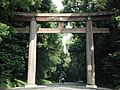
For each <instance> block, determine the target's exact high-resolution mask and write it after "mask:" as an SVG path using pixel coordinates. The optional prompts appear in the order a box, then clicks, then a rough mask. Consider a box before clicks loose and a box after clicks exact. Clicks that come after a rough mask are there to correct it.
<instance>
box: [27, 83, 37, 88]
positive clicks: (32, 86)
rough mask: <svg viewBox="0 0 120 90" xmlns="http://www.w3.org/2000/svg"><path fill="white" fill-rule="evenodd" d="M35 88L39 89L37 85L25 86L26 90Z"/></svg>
mask: <svg viewBox="0 0 120 90" xmlns="http://www.w3.org/2000/svg"><path fill="white" fill-rule="evenodd" d="M34 87H37V85H36V84H35V85H25V88H34Z"/></svg>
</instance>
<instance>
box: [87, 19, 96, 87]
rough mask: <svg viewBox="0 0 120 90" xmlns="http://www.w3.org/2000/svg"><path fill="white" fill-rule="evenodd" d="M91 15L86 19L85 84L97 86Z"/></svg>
mask: <svg viewBox="0 0 120 90" xmlns="http://www.w3.org/2000/svg"><path fill="white" fill-rule="evenodd" d="M92 28H93V26H92V20H91V17H88V18H87V21H86V65H87V85H86V87H92V88H97V86H96V85H95V65H94V43H93V31H92Z"/></svg>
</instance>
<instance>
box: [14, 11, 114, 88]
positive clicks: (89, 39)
mask: <svg viewBox="0 0 120 90" xmlns="http://www.w3.org/2000/svg"><path fill="white" fill-rule="evenodd" d="M111 15H112V13H111V12H101V13H83V14H75V13H59V14H58V13H23V12H18V13H16V14H15V15H14V17H13V19H14V20H18V21H30V27H26V28H16V31H17V33H29V34H30V38H29V39H30V42H29V56H28V76H27V86H34V85H35V76H36V40H37V33H86V67H87V86H93V87H94V86H95V65H94V43H93V33H109V28H97V27H93V25H92V23H93V21H102V20H110V18H111ZM43 21H46V22H58V27H57V28H40V27H36V26H37V22H43ZM70 21H85V22H86V27H83V28H71V29H68V28H64V22H70Z"/></svg>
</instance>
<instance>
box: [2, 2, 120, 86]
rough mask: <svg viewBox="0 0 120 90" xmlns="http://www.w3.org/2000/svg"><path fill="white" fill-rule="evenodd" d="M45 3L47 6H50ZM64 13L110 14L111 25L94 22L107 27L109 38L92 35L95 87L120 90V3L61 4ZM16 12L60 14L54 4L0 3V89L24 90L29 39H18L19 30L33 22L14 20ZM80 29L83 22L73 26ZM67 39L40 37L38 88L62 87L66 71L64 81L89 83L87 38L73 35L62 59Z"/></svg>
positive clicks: (44, 35)
mask: <svg viewBox="0 0 120 90" xmlns="http://www.w3.org/2000/svg"><path fill="white" fill-rule="evenodd" d="M46 2H47V3H46ZM62 3H63V5H64V9H63V10H61V11H60V12H61V13H86V12H102V11H110V12H114V13H115V14H114V15H113V16H112V20H111V21H107V22H94V25H95V26H97V27H109V28H110V33H109V34H94V45H95V66H96V67H95V72H96V84H97V86H102V87H110V88H119V87H120V1H119V0H63V1H62ZM15 12H39V13H58V11H57V10H56V6H55V5H54V4H53V2H52V1H51V0H1V1H0V87H7V88H9V87H16V86H24V85H25V84H26V80H27V79H26V78H27V63H28V62H27V60H28V45H29V34H22V33H21V34H18V33H16V32H15V29H14V28H15V27H26V26H28V25H29V22H27V23H26V22H15V21H13V20H11V18H12V16H13V15H14V14H15ZM70 25H71V26H72V27H82V26H84V22H70ZM38 26H39V27H51V28H53V27H56V26H57V24H56V23H55V22H48V23H38ZM62 37H63V34H61V33H59V34H38V35H37V74H36V84H49V83H54V82H58V78H59V75H60V74H61V72H62V71H65V73H66V76H67V77H66V81H72V82H73V81H79V80H82V81H83V82H86V61H85V59H86V57H85V56H86V53H85V51H86V40H85V34H73V36H72V37H71V39H70V40H69V41H67V42H66V44H67V48H68V53H67V54H64V52H63V46H62Z"/></svg>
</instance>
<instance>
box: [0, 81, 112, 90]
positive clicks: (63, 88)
mask: <svg viewBox="0 0 120 90" xmlns="http://www.w3.org/2000/svg"><path fill="white" fill-rule="evenodd" d="M0 90H1V89H0ZM3 90H7V89H3ZM9 90H112V89H107V88H100V87H98V88H96V89H95V88H87V87H85V85H84V84H82V83H73V82H65V84H58V83H54V84H50V85H38V86H37V87H32V88H24V87H19V88H13V89H9Z"/></svg>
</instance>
